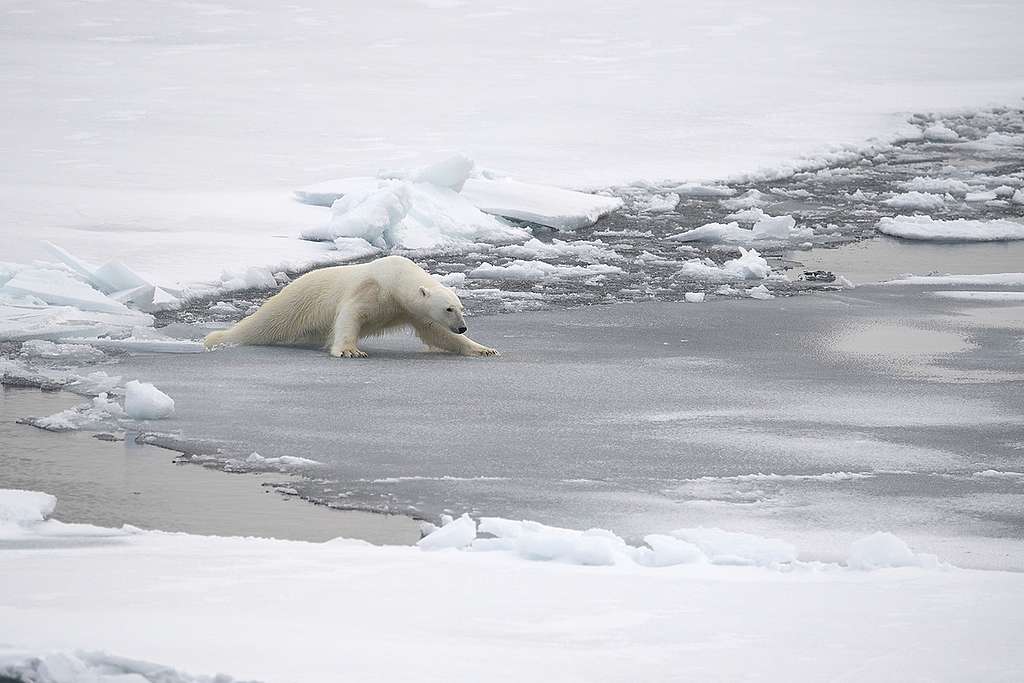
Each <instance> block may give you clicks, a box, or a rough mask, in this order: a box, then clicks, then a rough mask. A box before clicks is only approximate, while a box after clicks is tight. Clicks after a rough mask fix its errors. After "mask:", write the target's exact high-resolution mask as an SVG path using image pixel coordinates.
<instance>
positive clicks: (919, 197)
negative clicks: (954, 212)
mask: <svg viewBox="0 0 1024 683" xmlns="http://www.w3.org/2000/svg"><path fill="white" fill-rule="evenodd" d="M882 203H883V204H885V205H886V206H891V207H892V208H894V209H915V210H920V211H934V210H937V209H941V208H943V207H944V206H945V205H946V199H945V197H943V196H942V195H939V194H932V193H930V192H917V191H916V190H912V191H910V192H903V193H901V194H898V195H896V196H894V197H890V198H889V199H885V200H882Z"/></svg>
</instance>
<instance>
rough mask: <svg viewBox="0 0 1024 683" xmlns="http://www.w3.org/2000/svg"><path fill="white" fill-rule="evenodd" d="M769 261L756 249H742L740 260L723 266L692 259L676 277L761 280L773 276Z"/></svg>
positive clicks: (709, 261) (707, 260)
mask: <svg viewBox="0 0 1024 683" xmlns="http://www.w3.org/2000/svg"><path fill="white" fill-rule="evenodd" d="M771 272H772V268H771V266H770V265H768V261H767V260H766V259H765V258H764V257H762V256H761V255H760V254H759V253H758V252H757V250H756V249H751V250H750V251H747V250H746V249H744V248H743V247H740V256H739V258H735V259H730V260H728V261H726V262H725V263H723V264H722V265H721V266H719V265H717V264H715V262H714V261H712V260H711V259H690V260H689V261H686V262H685V263H684V264H683V266H682V268H680V269H679V270H678V271H677V272H676V277H682V278H691V279H697V280H761V279H764V278H766V277H768V276H769V275H771Z"/></svg>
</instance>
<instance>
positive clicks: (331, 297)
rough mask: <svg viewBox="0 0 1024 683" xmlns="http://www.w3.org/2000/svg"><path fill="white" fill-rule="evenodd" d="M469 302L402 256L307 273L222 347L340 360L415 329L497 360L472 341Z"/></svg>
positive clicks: (455, 348)
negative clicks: (390, 334)
mask: <svg viewBox="0 0 1024 683" xmlns="http://www.w3.org/2000/svg"><path fill="white" fill-rule="evenodd" d="M462 310H463V309H462V302H461V301H459V297H458V296H456V295H455V292H453V291H452V290H451V289H449V288H447V287H445V286H444V285H442V284H440V283H439V282H437V281H436V280H435V279H434V278H432V277H430V275H429V274H428V273H427V271H425V270H423V269H422V268H420V267H419V266H417V265H416V264H415V263H413V262H412V261H410V260H409V259H407V258H405V257H402V256H385V257H384V258H380V259H377V260H376V261H371V262H369V263H361V264H358V265H351V266H335V267H333V268H322V269H320V270H314V271H312V272H309V273H306V274H305V275H303V276H302V277H300V278H298V279H297V280H295V281H294V282H292V283H291V284H289V285H288V286H287V287H285V288H284V289H282V290H281V291H280V292H278V293H277V294H276V295H274V296H272V297H271V298H270V299H268V300H267V302H266V303H264V304H263V305H262V306H261V307H260V308H259V310H258V311H256V312H255V313H253V314H252V315H250V316H248V317H246V318H244V319H242V320H240V321H239V322H238V323H237V324H236V325H235V326H234V327H231V328H230V329H228V330H224V331H220V332H213V333H211V334H210V335H208V336H207V337H206V339H205V341H204V343H205V345H206V348H208V349H209V348H213V347H214V346H218V345H220V344H255V345H276V344H280V345H285V346H317V347H320V348H324V349H326V350H327V351H329V352H330V354H331V355H332V356H335V357H336V358H365V357H366V353H364V352H363V351H361V350H360V349H359V348H358V347H357V346H356V343H357V342H358V341H359V340H360V339H362V338H363V337H373V336H378V335H382V334H384V333H385V332H387V331H388V330H391V329H394V328H398V327H403V326H411V327H412V328H413V330H414V331H415V332H416V335H417V336H418V337H419V338H420V339H422V340H423V342H424V343H426V344H427V346H429V347H432V348H436V349H441V350H443V351H450V352H451V353H459V354H462V355H464V356H496V355H498V352H497V351H495V350H494V349H492V348H488V347H486V346H483V345H482V344H478V343H476V342H475V341H473V340H472V339H470V338H469V337H466V336H465V332H466V321H465V320H464V319H463V317H462Z"/></svg>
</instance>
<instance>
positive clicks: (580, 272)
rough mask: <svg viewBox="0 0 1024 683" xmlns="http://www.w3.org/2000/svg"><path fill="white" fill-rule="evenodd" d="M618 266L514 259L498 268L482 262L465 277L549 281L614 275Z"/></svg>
mask: <svg viewBox="0 0 1024 683" xmlns="http://www.w3.org/2000/svg"><path fill="white" fill-rule="evenodd" d="M622 272H623V271H622V269H621V268H619V267H618V266H609V265H604V264H599V263H596V264H592V265H589V266H559V265H555V264H552V263H548V262H547V261H523V260H520V259H516V260H514V261H512V262H511V263H509V264H507V265H504V266H499V265H492V264H491V263H488V262H487V261H484V262H483V263H481V264H480V265H479V266H477V267H476V268H474V269H473V270H471V271H469V272H468V273H466V277H468V278H470V279H473V280H549V279H560V278H577V277H591V276H593V275H616V274H619V273H622Z"/></svg>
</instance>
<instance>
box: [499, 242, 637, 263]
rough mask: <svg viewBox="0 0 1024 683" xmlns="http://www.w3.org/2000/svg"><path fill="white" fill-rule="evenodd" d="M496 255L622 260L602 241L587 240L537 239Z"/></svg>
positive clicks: (586, 260)
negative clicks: (549, 240) (543, 240)
mask: <svg viewBox="0 0 1024 683" xmlns="http://www.w3.org/2000/svg"><path fill="white" fill-rule="evenodd" d="M494 253H496V254H500V255H501V256H511V257H514V258H520V259H559V258H572V259H576V260H577V261H583V262H584V263H598V262H600V261H614V260H618V259H621V258H622V257H621V256H619V255H618V254H617V253H615V251H614V250H612V249H609V248H608V246H607V245H605V243H604V242H602V241H601V240H596V241H594V242H588V241H586V240H574V241H571V242H564V241H562V240H557V239H556V240H552V241H551V242H541V241H540V240H539V239H537V238H536V237H534V238H532V239H530V240H529V241H527V242H525V243H524V244H514V245H511V246H507V247H499V248H497V249H495V250H494Z"/></svg>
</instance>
